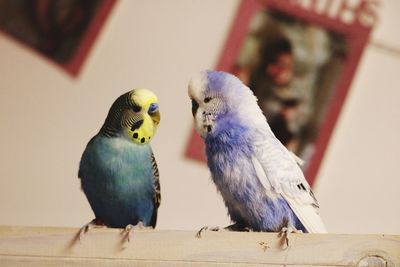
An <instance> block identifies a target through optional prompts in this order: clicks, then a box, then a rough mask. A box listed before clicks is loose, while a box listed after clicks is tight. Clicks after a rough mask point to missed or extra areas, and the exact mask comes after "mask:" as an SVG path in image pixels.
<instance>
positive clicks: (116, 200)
mask: <svg viewBox="0 0 400 267" xmlns="http://www.w3.org/2000/svg"><path fill="white" fill-rule="evenodd" d="M143 90H144V89H140V90H138V89H136V90H133V91H131V92H128V93H126V94H124V95H122V96H121V97H119V98H118V99H117V100H116V101H115V102H114V104H113V106H112V107H111V109H110V112H109V114H108V117H107V119H106V122H105V124H104V125H103V127H102V128H101V130H100V132H99V133H98V134H97V135H95V136H94V137H93V138H92V139H91V140H90V142H89V143H88V144H87V146H86V149H85V151H84V153H83V155H82V158H81V162H80V166H79V173H78V176H79V177H80V178H81V185H82V189H83V191H84V193H85V195H86V197H87V199H88V201H89V203H90V206H91V207H92V210H93V212H94V214H95V216H96V221H98V222H101V223H102V224H105V225H106V226H109V227H118V228H123V227H126V226H128V225H136V224H138V223H139V222H142V223H143V225H144V226H152V227H155V226H156V221H157V210H158V207H159V205H160V184H159V177H158V169H157V164H156V161H155V158H154V155H153V152H152V149H151V147H150V145H149V143H148V142H149V140H150V138H151V137H152V136H153V135H154V131H155V129H156V127H157V125H158V122H159V111H158V105H157V104H156V101H157V99H156V98H155V96H154V95H153V94H152V93H151V92H150V91H148V90H144V91H143ZM149 92H150V93H149ZM139 108H140V109H139ZM116 111H118V112H116ZM138 122H139V123H138ZM152 123H153V124H154V125H153V126H152V125H146V124H152ZM139 124H140V125H139ZM135 125H136V126H137V125H139V126H140V127H136V126H135ZM141 127H147V128H149V127H150V128H151V129H153V130H152V131H150V134H149V135H146V133H148V132H146V131H144V132H143V131H141V130H143V129H141ZM135 133H136V134H135ZM142 138H144V139H145V140H146V141H144V142H143V141H142Z"/></svg>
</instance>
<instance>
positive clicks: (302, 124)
mask: <svg viewBox="0 0 400 267" xmlns="http://www.w3.org/2000/svg"><path fill="white" fill-rule="evenodd" d="M376 9H377V1H371V0H358V1H347V0H335V1H333V0H309V1H302V0H297V1H296V0H263V1H261V0H260V1H257V0H243V1H242V2H241V4H240V5H239V7H238V11H237V15H236V17H235V19H234V21H233V25H232V28H231V31H230V33H229V35H228V37H227V41H226V44H225V47H224V49H223V51H222V54H221V56H220V60H219V63H218V65H217V67H216V69H218V70H223V71H227V72H230V73H233V74H235V75H236V76H238V77H239V78H240V79H241V80H242V81H243V82H244V83H245V84H246V85H247V86H248V87H249V88H250V89H251V90H252V91H253V92H254V94H255V95H256V96H257V98H258V104H259V106H260V108H261V109H262V111H263V113H264V115H265V116H266V118H267V121H268V123H269V124H270V126H271V129H272V131H273V132H274V134H275V135H276V137H277V138H278V139H279V140H280V141H281V142H282V143H283V144H284V145H285V146H286V147H287V148H288V149H289V150H291V151H293V152H294V153H295V154H297V155H298V156H299V157H301V158H302V159H303V160H304V161H305V163H306V164H305V165H304V166H303V168H304V172H305V175H306V177H307V180H308V181H309V183H310V184H311V185H312V184H313V182H314V179H315V176H316V174H317V172H318V168H319V166H320V163H321V160H322V158H323V155H324V152H325V150H326V147H327V145H328V142H329V138H330V136H331V133H332V130H333V129H334V126H335V122H336V120H337V118H338V116H339V113H340V109H341V107H342V104H343V102H344V100H345V98H346V95H347V92H348V89H349V87H350V84H351V80H352V78H353V76H354V73H355V70H356V67H357V64H358V62H359V59H360V57H361V55H362V51H363V49H364V47H365V45H366V44H367V42H368V37H369V33H370V31H371V29H372V27H373V25H374V24H375V22H376V20H377V14H376ZM186 155H187V157H189V158H192V159H196V160H200V161H205V156H204V148H203V141H202V140H201V139H200V137H199V136H198V135H197V133H195V131H194V130H193V132H192V133H191V136H190V140H189V143H188V146H187V150H186Z"/></svg>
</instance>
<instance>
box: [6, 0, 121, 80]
mask: <svg viewBox="0 0 400 267" xmlns="http://www.w3.org/2000/svg"><path fill="white" fill-rule="evenodd" d="M114 3H115V0H84V1H81V0H57V1H52V0H29V1H15V0H0V30H1V31H2V32H3V33H5V34H6V35H7V36H11V37H13V38H15V39H16V40H18V41H19V42H21V43H23V44H24V45H25V46H26V47H29V48H31V49H32V50H33V51H35V52H38V53H39V54H40V55H43V56H44V57H45V58H47V59H49V60H50V61H51V62H53V63H55V64H56V65H58V66H60V67H61V68H62V69H64V70H65V71H66V72H67V73H69V74H70V75H72V76H77V74H78V73H79V70H80V69H81V66H82V64H83V62H84V60H85V59H86V57H87V55H88V53H89V51H90V48H91V47H92V45H93V43H94V41H95V39H96V36H97V35H98V33H99V31H100V29H101V27H102V26H103V23H104V22H105V20H106V18H107V16H108V15H109V13H110V11H111V9H112V7H113V5H114Z"/></svg>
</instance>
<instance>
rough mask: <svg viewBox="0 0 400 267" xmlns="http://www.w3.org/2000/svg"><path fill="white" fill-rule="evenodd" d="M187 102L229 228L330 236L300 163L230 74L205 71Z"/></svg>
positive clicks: (193, 84)
mask: <svg viewBox="0 0 400 267" xmlns="http://www.w3.org/2000/svg"><path fill="white" fill-rule="evenodd" d="M189 97H190V98H191V100H192V113H193V116H194V122H195V128H196V130H197V132H198V133H199V134H200V135H201V137H202V138H203V139H204V142H205V149H206V155H207V164H208V167H209V169H210V171H211V175H212V180H213V181H214V183H215V184H216V186H217V188H218V190H219V192H220V193H221V195H222V197H223V200H224V202H225V205H226V207H227V209H228V213H229V215H230V218H231V220H232V221H233V222H234V224H233V225H231V226H230V227H229V229H236V230H240V229H242V230H244V229H247V230H251V231H268V232H282V231H283V232H284V233H285V234H287V233H288V232H287V231H288V230H289V231H290V232H292V231H296V230H299V231H302V232H309V233H323V232H326V230H325V226H324V224H323V222H322V220H321V218H320V216H319V214H318V208H319V206H318V202H317V200H316V199H315V197H314V194H313V193H312V191H311V189H310V186H309V184H308V183H307V181H306V179H305V178H304V175H303V172H302V170H301V168H300V167H299V164H298V163H299V161H300V159H299V158H297V157H296V156H295V155H294V154H293V153H291V152H289V151H288V150H287V149H286V148H285V147H284V146H283V145H282V144H281V143H280V141H279V140H278V139H277V138H276V137H275V136H274V134H273V133H272V131H271V129H270V127H269V125H268V123H267V121H266V118H265V117H264V115H263V113H262V111H261V109H260V108H259V106H258V105H257V99H256V97H255V96H254V95H253V93H252V91H251V90H250V89H249V88H248V87H247V86H245V85H244V84H243V83H242V82H241V81H240V80H239V79H238V78H237V77H235V76H234V75H231V74H229V73H226V72H221V71H202V72H200V73H199V74H197V75H194V76H193V77H192V79H191V80H190V83H189Z"/></svg>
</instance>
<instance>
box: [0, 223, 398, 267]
mask: <svg viewBox="0 0 400 267" xmlns="http://www.w3.org/2000/svg"><path fill="white" fill-rule="evenodd" d="M77 232H78V229H76V228H49V227H12V226H0V266H2V267H3V266H29V267H32V266H40V267H42V266H153V267H154V266H174V267H175V266H176V267H181V266H275V267H276V266H393V267H395V266H400V236H394V235H344V234H340V235H338V234H293V235H291V236H290V246H289V247H288V248H287V249H282V247H281V245H280V241H281V240H280V239H279V238H278V237H277V234H276V233H243V232H205V233H203V235H202V238H200V239H199V238H196V237H195V232H191V231H156V230H155V231H152V230H136V231H135V232H134V233H133V236H132V239H131V242H130V243H126V242H125V243H124V242H122V241H123V235H122V234H121V230H119V229H93V230H90V231H89V233H88V234H86V235H85V236H84V238H83V240H82V242H79V240H77V239H76V234H77Z"/></svg>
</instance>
